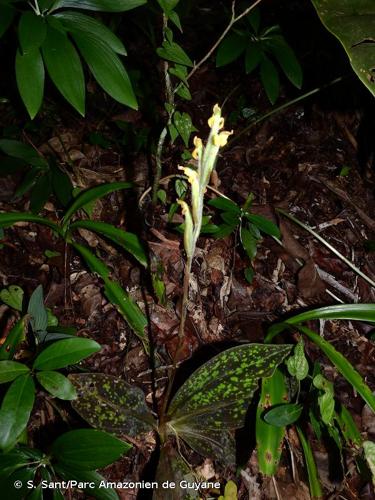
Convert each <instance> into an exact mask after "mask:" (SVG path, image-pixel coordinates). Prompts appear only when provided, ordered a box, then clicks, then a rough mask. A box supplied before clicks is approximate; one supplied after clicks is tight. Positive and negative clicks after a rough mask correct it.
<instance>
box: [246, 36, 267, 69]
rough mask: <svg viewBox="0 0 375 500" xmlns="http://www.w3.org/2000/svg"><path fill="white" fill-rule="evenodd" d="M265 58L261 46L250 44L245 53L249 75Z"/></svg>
mask: <svg viewBox="0 0 375 500" xmlns="http://www.w3.org/2000/svg"><path fill="white" fill-rule="evenodd" d="M262 58H263V51H262V49H261V47H260V46H259V44H255V43H250V44H249V45H248V46H247V48H246V52H245V71H246V73H247V74H249V73H251V72H252V71H254V69H255V68H257V67H258V66H259V64H260V63H261V61H262Z"/></svg>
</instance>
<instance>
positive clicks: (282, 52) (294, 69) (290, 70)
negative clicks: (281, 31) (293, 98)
mask: <svg viewBox="0 0 375 500" xmlns="http://www.w3.org/2000/svg"><path fill="white" fill-rule="evenodd" d="M272 53H273V54H274V56H275V57H276V59H277V62H278V63H279V64H280V66H281V69H282V70H283V72H284V74H285V76H286V77H287V78H288V79H289V80H290V81H291V83H292V84H293V85H294V86H295V87H297V88H299V89H300V88H301V87H302V79H303V74H302V68H301V65H300V64H299V62H298V60H297V58H296V56H295V54H294V51H293V50H292V49H291V47H289V45H288V44H287V43H286V42H285V40H284V39H283V38H282V40H281V41H280V42H278V43H275V42H274V43H273V46H272Z"/></svg>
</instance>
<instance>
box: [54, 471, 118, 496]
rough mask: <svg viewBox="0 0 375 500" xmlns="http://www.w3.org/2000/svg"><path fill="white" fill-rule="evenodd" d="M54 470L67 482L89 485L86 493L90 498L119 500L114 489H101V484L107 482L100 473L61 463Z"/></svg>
mask: <svg viewBox="0 0 375 500" xmlns="http://www.w3.org/2000/svg"><path fill="white" fill-rule="evenodd" d="M53 469H54V471H55V472H56V473H57V475H58V476H59V477H61V478H62V479H64V480H65V481H71V480H74V481H77V482H78V483H81V484H83V485H87V488H86V489H85V491H86V493H87V495H89V496H90V497H94V498H97V499H98V500H119V497H118V494H117V493H116V490H115V489H114V488H103V487H100V483H103V482H104V483H106V482H107V480H106V479H105V478H104V477H103V476H102V475H101V474H99V473H98V472H95V471H93V470H80V469H77V468H75V467H68V466H67V465H65V464H59V463H57V464H54V466H53ZM89 485H90V486H89ZM93 486H94V487H93ZM63 498H64V497H63Z"/></svg>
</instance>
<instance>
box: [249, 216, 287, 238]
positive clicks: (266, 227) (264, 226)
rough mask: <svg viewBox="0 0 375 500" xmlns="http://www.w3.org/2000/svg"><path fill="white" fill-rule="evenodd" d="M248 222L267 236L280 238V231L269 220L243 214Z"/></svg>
mask: <svg viewBox="0 0 375 500" xmlns="http://www.w3.org/2000/svg"><path fill="white" fill-rule="evenodd" d="M245 216H246V218H247V220H248V221H250V222H252V223H253V224H254V225H255V226H256V227H257V228H259V229H260V230H261V231H262V232H263V233H265V234H269V235H270V236H275V237H276V238H280V237H281V233H280V229H279V228H278V227H277V226H276V224H274V223H273V222H272V221H270V220H269V219H266V218H265V217H262V216H261V215H256V214H249V213H246V214H245Z"/></svg>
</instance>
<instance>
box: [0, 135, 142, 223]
mask: <svg viewBox="0 0 375 500" xmlns="http://www.w3.org/2000/svg"><path fill="white" fill-rule="evenodd" d="M0 144H1V142H0ZM0 147H1V145H0ZM130 187H132V184H131V183H130V182H112V183H108V184H100V185H99V186H95V187H93V188H90V189H87V190H85V191H82V192H81V193H79V194H78V196H77V197H76V198H75V199H74V201H73V203H72V204H71V206H70V207H69V208H68V210H67V211H66V213H65V216H64V219H63V224H64V225H65V226H66V225H67V224H68V222H69V220H70V219H71V217H72V215H74V214H75V213H76V212H77V210H79V209H80V208H83V207H84V206H85V205H87V204H88V203H90V202H93V201H96V200H99V199H100V198H103V196H106V195H107V194H110V193H113V192H114V191H120V190H121V189H129V188H130Z"/></svg>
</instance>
